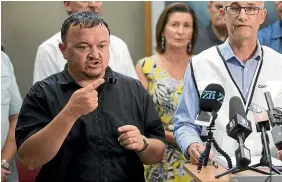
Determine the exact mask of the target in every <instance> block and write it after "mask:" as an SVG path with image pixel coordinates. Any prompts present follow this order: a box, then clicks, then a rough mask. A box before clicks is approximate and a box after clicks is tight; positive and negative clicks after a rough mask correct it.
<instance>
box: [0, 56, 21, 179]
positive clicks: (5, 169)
mask: <svg viewBox="0 0 282 182" xmlns="http://www.w3.org/2000/svg"><path fill="white" fill-rule="evenodd" d="M21 104H22V98H21V95H20V92H19V88H18V85H17V82H16V78H15V74H14V68H13V65H12V63H11V61H10V59H9V57H8V56H7V55H6V54H5V53H4V52H3V51H1V182H18V181H19V180H18V172H17V166H16V159H15V156H16V153H17V147H16V141H15V128H16V123H17V117H18V113H19V112H20V108H21Z"/></svg>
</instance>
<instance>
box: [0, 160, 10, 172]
mask: <svg viewBox="0 0 282 182" xmlns="http://www.w3.org/2000/svg"><path fill="white" fill-rule="evenodd" d="M1 168H3V169H6V170H9V168H10V161H8V160H5V159H2V160H1Z"/></svg>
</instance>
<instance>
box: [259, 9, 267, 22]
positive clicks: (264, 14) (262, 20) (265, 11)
mask: <svg viewBox="0 0 282 182" xmlns="http://www.w3.org/2000/svg"><path fill="white" fill-rule="evenodd" d="M261 11H262V12H261V14H260V16H261V19H260V24H263V22H264V20H265V18H266V14H267V10H266V9H263V10H261Z"/></svg>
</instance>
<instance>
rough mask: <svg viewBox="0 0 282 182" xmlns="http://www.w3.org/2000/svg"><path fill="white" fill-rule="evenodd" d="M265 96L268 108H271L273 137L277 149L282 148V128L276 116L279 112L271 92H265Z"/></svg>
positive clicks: (269, 115)
mask: <svg viewBox="0 0 282 182" xmlns="http://www.w3.org/2000/svg"><path fill="white" fill-rule="evenodd" d="M264 96H265V99H266V103H267V106H268V110H269V112H268V117H269V120H270V123H271V125H272V130H271V134H272V138H273V141H274V144H275V146H276V147H277V149H278V150H282V128H281V126H280V125H281V123H280V122H279V120H278V119H277V118H276V117H275V116H276V115H278V113H277V111H276V109H275V108H274V104H273V101H272V98H271V95H270V92H265V93H264Z"/></svg>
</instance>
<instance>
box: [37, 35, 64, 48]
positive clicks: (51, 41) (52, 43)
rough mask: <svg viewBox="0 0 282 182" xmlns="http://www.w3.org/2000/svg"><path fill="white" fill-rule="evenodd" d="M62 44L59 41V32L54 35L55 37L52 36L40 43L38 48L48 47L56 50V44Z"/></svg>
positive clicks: (60, 40)
mask: <svg viewBox="0 0 282 182" xmlns="http://www.w3.org/2000/svg"><path fill="white" fill-rule="evenodd" d="M60 42H62V39H61V32H58V33H56V34H55V35H53V36H52V37H50V38H49V39H47V40H45V41H44V42H43V43H41V44H40V45H39V47H38V48H44V49H46V48H49V47H53V48H58V49H59V47H58V44H59V43H60Z"/></svg>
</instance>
